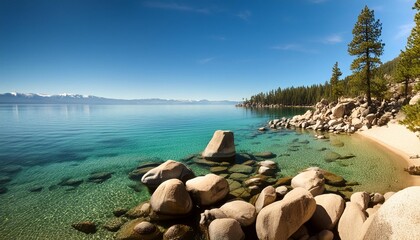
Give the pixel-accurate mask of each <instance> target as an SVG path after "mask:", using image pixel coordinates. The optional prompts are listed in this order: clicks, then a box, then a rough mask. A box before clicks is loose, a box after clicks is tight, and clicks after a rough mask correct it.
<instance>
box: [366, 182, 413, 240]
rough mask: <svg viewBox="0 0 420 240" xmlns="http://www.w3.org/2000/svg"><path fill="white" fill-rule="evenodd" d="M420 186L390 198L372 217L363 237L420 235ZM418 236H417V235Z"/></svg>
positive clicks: (407, 189)
mask: <svg viewBox="0 0 420 240" xmlns="http://www.w3.org/2000/svg"><path fill="white" fill-rule="evenodd" d="M419 199H420V186H415V187H408V188H405V189H403V190H401V191H399V192H397V193H395V194H394V195H393V196H392V197H391V198H389V199H388V200H387V201H385V203H384V204H383V205H382V206H381V207H380V208H379V210H378V211H377V212H376V214H375V215H374V216H373V218H372V223H371V224H370V225H369V226H368V228H367V231H366V235H365V236H364V238H363V239H365V240H371V239H414V238H418V236H420V228H419V226H420V211H418V207H419ZM415 236H417V237H415Z"/></svg>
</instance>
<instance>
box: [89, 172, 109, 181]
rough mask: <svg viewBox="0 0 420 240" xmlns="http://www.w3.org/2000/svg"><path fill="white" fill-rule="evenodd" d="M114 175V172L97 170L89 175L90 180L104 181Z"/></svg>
mask: <svg viewBox="0 0 420 240" xmlns="http://www.w3.org/2000/svg"><path fill="white" fill-rule="evenodd" d="M111 177H112V172H95V173H91V174H90V176H89V177H88V181H89V182H94V183H103V182H105V181H106V180H108V179H110V178H111Z"/></svg>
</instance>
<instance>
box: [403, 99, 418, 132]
mask: <svg viewBox="0 0 420 240" xmlns="http://www.w3.org/2000/svg"><path fill="white" fill-rule="evenodd" d="M402 110H403V111H404V113H405V115H406V117H405V119H404V120H402V121H401V123H402V124H404V125H406V126H407V128H408V129H410V130H411V131H420V102H417V103H416V104H415V105H406V106H404V107H403V108H402Z"/></svg>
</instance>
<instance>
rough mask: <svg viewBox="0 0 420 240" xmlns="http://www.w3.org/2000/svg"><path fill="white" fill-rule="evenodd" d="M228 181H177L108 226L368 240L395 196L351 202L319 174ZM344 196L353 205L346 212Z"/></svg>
mask: <svg viewBox="0 0 420 240" xmlns="http://www.w3.org/2000/svg"><path fill="white" fill-rule="evenodd" d="M249 164H250V165H249V166H248V165H245V164H237V163H236V165H243V166H248V167H251V168H252V169H257V167H258V166H259V167H262V166H264V167H273V166H276V164H275V162H272V161H270V160H265V161H254V162H250V163H249ZM234 165H235V164H234V163H231V165H229V166H224V167H227V168H228V169H230V168H231V167H233V166H234ZM241 167H242V166H241ZM157 168H159V166H158V167H157ZM208 168H210V167H208ZM225 174H226V176H225V177H226V178H224V177H221V176H217V175H215V174H207V175H205V176H198V177H195V178H192V179H190V180H188V181H187V182H186V185H184V183H183V182H182V181H181V180H180V179H177V178H171V179H168V180H166V181H163V182H162V183H161V184H160V185H159V186H158V187H157V188H156V189H155V190H154V192H153V189H151V193H152V196H151V198H150V201H149V202H143V203H140V204H139V205H138V206H135V207H133V208H132V209H130V210H128V211H127V209H125V208H120V209H115V210H114V211H113V214H114V215H115V216H116V217H112V218H110V219H108V221H105V222H104V223H103V224H102V226H101V227H102V228H104V229H106V230H108V231H110V232H116V233H115V236H116V239H167V240H169V239H171V240H175V239H183V240H189V239H190V240H193V239H206V240H209V239H243V238H245V239H257V238H258V239H285V240H286V239H288V238H292V239H329V240H332V239H358V237H360V236H364V235H367V234H374V233H366V231H367V230H369V229H370V228H369V227H370V225H369V224H371V223H372V222H373V218H374V217H375V216H377V214H378V213H379V211H380V210H381V208H382V207H381V205H382V204H383V205H386V204H387V201H390V200H392V199H393V196H391V197H390V195H391V193H387V194H385V196H384V195H382V194H380V193H370V194H369V193H364V192H357V193H354V194H353V196H350V195H351V192H352V191H353V190H352V189H351V187H349V186H348V185H349V184H352V183H346V181H345V179H344V178H342V177H341V176H339V175H336V174H334V173H331V172H328V171H326V170H323V169H320V168H318V167H311V168H308V169H306V170H304V171H303V172H301V173H300V174H298V175H296V176H294V177H283V178H276V177H275V176H265V175H261V174H257V172H254V171H253V172H251V173H247V174H243V173H229V174H228V173H225ZM176 176H180V175H179V174H177V175H176ZM233 178H235V180H234V179H233ZM333 185H335V186H333ZM300 186H302V187H304V188H302V187H300ZM276 187H277V188H276ZM292 187H293V188H294V189H293V190H291V189H292ZM305 188H306V189H305ZM324 188H325V189H326V191H325V192H326V193H324ZM290 190H291V191H290ZM311 191H312V192H313V194H312V193H311ZM314 195H316V196H315V197H314ZM394 195H396V194H394ZM345 197H346V198H348V199H351V201H350V202H348V203H347V207H346V206H345ZM385 199H388V200H385ZM399 202H400V203H401V204H405V203H404V200H399ZM407 204H408V203H407ZM414 208H415V207H414V206H410V209H414ZM367 216H369V218H367ZM129 219H131V220H129ZM378 221H384V220H378ZM79 225H81V224H79ZM337 229H338V231H337ZM84 231H86V232H92V231H93V230H84ZM369 231H370V230H369ZM372 231H379V230H372ZM416 231H417V232H416ZM410 234H414V235H416V234H417V235H418V230H413V232H411V233H410ZM414 235H412V236H414ZM369 236H370V235H369ZM368 239H375V238H368ZM376 239H378V238H376Z"/></svg>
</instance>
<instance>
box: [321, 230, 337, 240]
mask: <svg viewBox="0 0 420 240" xmlns="http://www.w3.org/2000/svg"><path fill="white" fill-rule="evenodd" d="M333 239H334V233H333V232H331V231H329V230H323V231H321V232H319V233H318V240H333Z"/></svg>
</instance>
